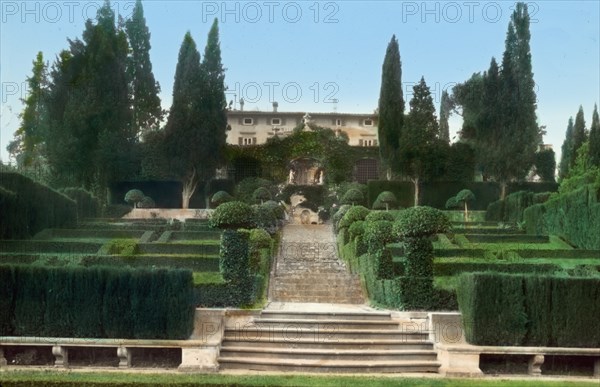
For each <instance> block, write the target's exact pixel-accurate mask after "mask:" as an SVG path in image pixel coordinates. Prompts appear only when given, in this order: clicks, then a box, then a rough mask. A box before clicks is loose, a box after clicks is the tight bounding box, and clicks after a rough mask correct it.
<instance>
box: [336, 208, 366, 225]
mask: <svg viewBox="0 0 600 387" xmlns="http://www.w3.org/2000/svg"><path fill="white" fill-rule="evenodd" d="M369 212H370V211H369V209H368V208H366V207H363V206H352V207H351V208H350V209H348V211H347V212H346V214H344V216H343V217H342V219H341V220H340V222H339V224H338V228H348V227H350V226H351V225H352V223H354V222H356V221H358V220H365V218H366V217H367V215H369Z"/></svg>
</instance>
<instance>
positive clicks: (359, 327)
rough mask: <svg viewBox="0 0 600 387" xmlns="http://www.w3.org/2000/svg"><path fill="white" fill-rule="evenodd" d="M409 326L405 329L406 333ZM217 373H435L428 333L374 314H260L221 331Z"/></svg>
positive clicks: (271, 311) (436, 364) (277, 312)
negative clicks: (225, 371) (223, 332)
mask: <svg viewBox="0 0 600 387" xmlns="http://www.w3.org/2000/svg"><path fill="white" fill-rule="evenodd" d="M409 327H410V328H409ZM219 367H220V369H221V370H231V369H245V370H259V371H278V372H334V373H402V372H431V373H437V372H438V368H439V367H440V363H439V362H438V361H437V353H436V351H435V350H434V348H433V343H432V342H431V341H430V340H429V339H428V332H427V331H425V330H420V329H415V324H414V323H411V322H410V321H407V322H404V323H403V322H402V321H398V320H395V319H392V318H391V315H390V313H385V312H377V311H352V312H322V311H316V312H300V311H293V310H287V311H284V310H264V311H263V312H262V313H261V315H260V316H259V317H257V318H254V320H253V321H251V322H250V323H248V324H245V325H244V326H237V327H234V328H229V329H225V334H224V339H223V342H222V345H221V350H220V356H219Z"/></svg>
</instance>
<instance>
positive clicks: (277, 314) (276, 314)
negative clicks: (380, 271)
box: [260, 310, 392, 321]
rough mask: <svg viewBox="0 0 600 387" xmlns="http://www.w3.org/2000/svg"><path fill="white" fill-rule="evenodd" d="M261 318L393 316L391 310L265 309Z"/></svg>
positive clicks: (363, 318) (365, 318)
mask: <svg viewBox="0 0 600 387" xmlns="http://www.w3.org/2000/svg"><path fill="white" fill-rule="evenodd" d="M260 318H271V319H294V320H295V319H301V320H305V319H312V320H329V319H335V320H361V321H373V320H375V321H387V320H391V319H392V316H391V314H390V313H389V312H378V311H369V312H310V313H309V312H301V311H294V310H290V311H283V310H263V311H262V312H261V314H260Z"/></svg>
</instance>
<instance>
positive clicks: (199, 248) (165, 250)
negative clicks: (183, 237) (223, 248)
mask: <svg viewBox="0 0 600 387" xmlns="http://www.w3.org/2000/svg"><path fill="white" fill-rule="evenodd" d="M138 246H139V253H140V254H185V255H197V256H202V257H206V256H212V255H215V254H219V245H218V244H192V243H190V244H185V243H156V242H155V243H140V244H138Z"/></svg>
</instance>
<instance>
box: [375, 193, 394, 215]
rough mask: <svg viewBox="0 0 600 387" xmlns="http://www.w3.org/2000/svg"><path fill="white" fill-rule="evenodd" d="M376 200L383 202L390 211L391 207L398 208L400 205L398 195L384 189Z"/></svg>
mask: <svg viewBox="0 0 600 387" xmlns="http://www.w3.org/2000/svg"><path fill="white" fill-rule="evenodd" d="M375 202H376V203H377V202H378V203H381V204H383V205H384V206H385V210H386V211H389V210H390V208H396V206H397V205H398V200H397V199H396V195H394V194H393V193H392V192H391V191H383V192H382V193H380V194H379V195H378V196H377V199H375Z"/></svg>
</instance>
